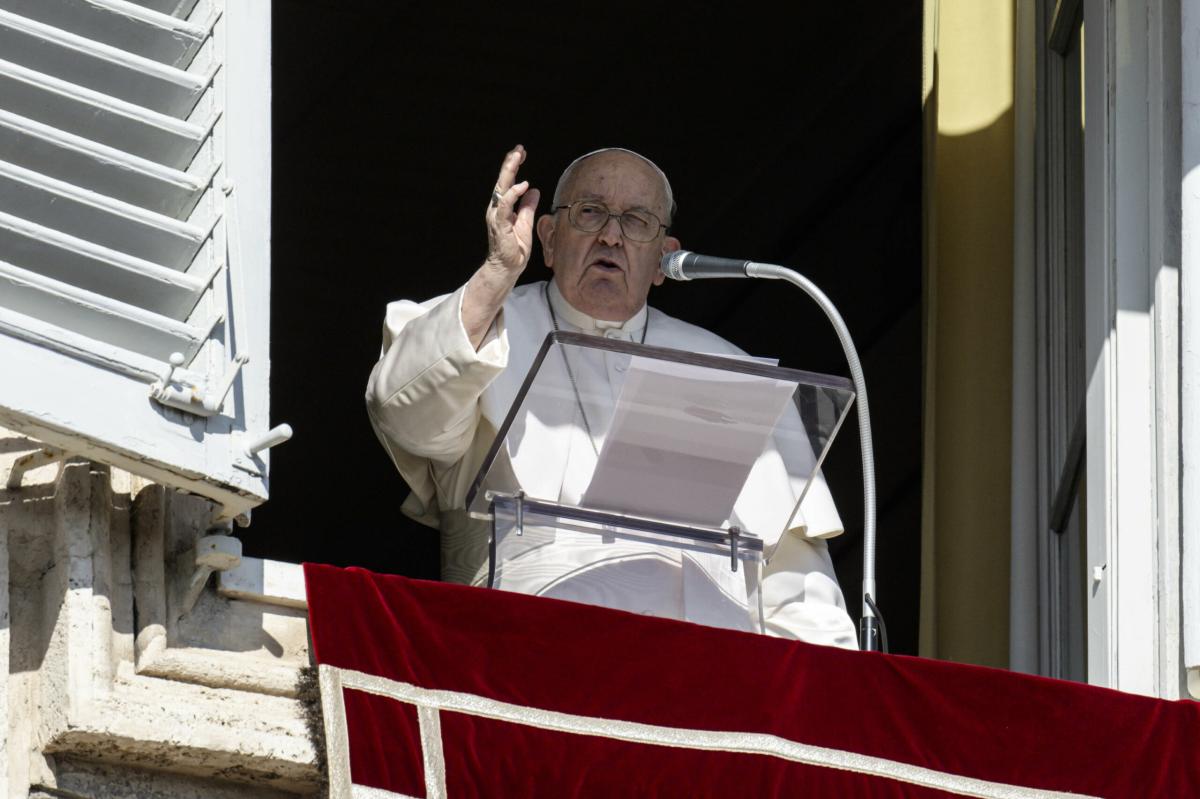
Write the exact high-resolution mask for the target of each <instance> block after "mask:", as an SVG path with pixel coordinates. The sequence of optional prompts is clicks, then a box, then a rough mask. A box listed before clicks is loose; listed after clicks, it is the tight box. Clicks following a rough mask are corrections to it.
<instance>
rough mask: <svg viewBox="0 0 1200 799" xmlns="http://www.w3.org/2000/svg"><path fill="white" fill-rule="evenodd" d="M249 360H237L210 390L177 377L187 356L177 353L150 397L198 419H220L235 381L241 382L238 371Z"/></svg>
mask: <svg viewBox="0 0 1200 799" xmlns="http://www.w3.org/2000/svg"><path fill="white" fill-rule="evenodd" d="M249 360H250V357H249V356H248V355H238V356H237V357H235V358H234V359H233V361H232V362H230V364H229V368H228V369H227V370H226V372H225V376H224V377H222V378H221V381H220V382H219V383H218V384H217V385H216V387H214V388H213V389H212V390H206V387H205V386H200V385H195V384H193V383H187V382H184V381H183V380H182V379H177V378H176V374H175V373H176V370H177V369H178V367H180V366H183V354H182V353H179V352H173V353H171V360H170V365H169V366H168V368H167V370H166V371H165V372H164V373H163V374H162V376H161V377H159V379H158V380H157V381H155V382H154V384H153V385H152V386H150V397H151V399H153V400H155V401H157V402H159V403H161V404H163V405H167V406H169V407H171V408H176V409H178V410H181V411H186V412H188V413H191V414H195V415H196V416H216V415H217V414H218V413H220V411H221V406H222V405H224V404H225V397H226V395H227V394H229V389H230V388H232V387H233V381H234V380H235V379H237V375H238V372H239V371H241V368H242V366H244V365H245V364H246V363H247V362H248V361H249Z"/></svg>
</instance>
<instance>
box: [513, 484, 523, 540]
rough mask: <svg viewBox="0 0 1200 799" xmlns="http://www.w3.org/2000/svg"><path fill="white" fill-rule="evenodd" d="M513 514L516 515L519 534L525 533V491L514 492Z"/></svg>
mask: <svg viewBox="0 0 1200 799" xmlns="http://www.w3.org/2000/svg"><path fill="white" fill-rule="evenodd" d="M513 515H514V516H515V517H516V523H517V535H525V492H524V491H520V490H518V491H517V493H515V494H513Z"/></svg>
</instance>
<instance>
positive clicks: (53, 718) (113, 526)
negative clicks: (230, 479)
mask: <svg viewBox="0 0 1200 799" xmlns="http://www.w3.org/2000/svg"><path fill="white" fill-rule="evenodd" d="M38 449H39V445H38V444H37V443H35V442H32V441H29V440H28V439H25V438H23V437H21V436H18V435H15V434H12V433H8V432H5V431H2V430H0V657H3V658H4V660H5V661H6V662H7V663H8V670H7V676H6V679H3V680H0V750H2V752H3V755H0V786H2V787H3V791H4V792H3V794H2V795H3V796H5V797H26V796H37V797H97V798H99V797H135V796H136V797H159V796H161V797H181V798H183V799H186V798H188V797H201V796H204V797H220V798H221V799H224V798H225V797H229V798H230V799H232V798H233V797H250V796H253V797H262V798H263V799H272V798H273V797H285V796H297V795H314V794H318V793H320V792H321V776H320V770H319V768H318V765H317V763H318V758H317V752H316V748H315V747H314V745H313V738H312V736H311V735H310V726H311V724H310V723H308V722H306V716H305V706H304V704H303V703H302V702H301V701H300V699H299V698H298V696H299V691H300V682H299V681H300V680H301V677H302V670H303V669H304V668H305V667H307V665H308V636H307V622H306V614H305V611H304V610H303V609H302V608H297V607H288V606H285V605H281V604H279V603H276V602H273V601H271V600H270V599H265V600H254V599H245V598H238V599H231V598H228V597H225V596H220V595H219V594H218V593H217V592H216V591H215V590H214V587H213V583H214V582H215V581H214V580H211V579H206V577H207V572H206V571H200V570H198V569H197V566H196V556H195V551H196V547H197V542H198V541H199V540H200V539H202V538H204V537H205V536H208V535H212V534H214V533H216V534H221V533H224V532H228V530H227V529H226V528H222V527H216V526H214V519H215V518H216V515H217V514H216V511H217V508H216V507H215V506H214V505H212V504H211V503H210V502H208V501H207V500H203V499H200V498H198V497H194V496H190V495H186V494H182V493H178V492H175V491H171V490H168V489H165V488H163V487H162V486H159V485H155V484H150V483H146V482H145V481H142V480H140V479H138V478H135V477H132V476H131V475H128V474H125V473H123V472H119V471H116V470H110V469H109V468H108V467H105V466H101V465H98V464H94V463H90V462H88V461H85V460H66V461H63V462H59V463H52V464H49V465H45V466H42V467H40V468H37V469H32V470H30V471H29V472H27V473H26V474H25V475H24V477H23V480H22V482H21V485H20V487H18V488H13V489H4V488H3V487H2V481H3V479H4V478H7V477H8V475H9V473H10V471H11V467H12V464H13V463H14V462H15V461H16V460H17V459H18V458H21V457H24V456H27V455H29V454H31V453H34V452H37V451H38ZM219 540H223V539H219ZM201 581H203V582H202V583H201ZM194 584H195V585H200V586H201V590H200V591H199V594H198V596H197V595H196V592H195V591H194V590H191V589H192V587H193V585H194ZM292 604H293V605H294V604H295V603H294V602H293V603H292Z"/></svg>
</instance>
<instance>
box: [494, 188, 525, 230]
mask: <svg viewBox="0 0 1200 799" xmlns="http://www.w3.org/2000/svg"><path fill="white" fill-rule="evenodd" d="M528 190H529V181H527V180H522V181H521V182H520V183H518V184H516V185H515V186H509V187H508V191H506V192H504V193H503V194H501V195H500V201H499V202H497V203H496V205H495V206H494V208H495V211H496V219H497V220H502V221H503V220H507V221H511V220H512V216H513V206H514V205H516V204H517V200H518V199H520V197H521V195H523V194H525V192H526V191H528Z"/></svg>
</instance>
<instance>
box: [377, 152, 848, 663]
mask: <svg viewBox="0 0 1200 799" xmlns="http://www.w3.org/2000/svg"><path fill="white" fill-rule="evenodd" d="M525 156H526V153H525V150H524V148H523V147H521V146H520V145H518V146H517V147H516V148H514V149H513V150H512V151H511V152H509V153H508V154H507V155H506V156H505V158H504V162H503V164H502V165H501V168H500V174H499V177H498V178H497V180H496V184H495V186H494V189H493V192H492V196H491V201H490V203H489V204H488V207H487V210H486V212H485V220H486V224H487V232H488V254H487V258H486V259H485V260H484V262H483V264H482V265H481V266H480V267H479V268H478V269H477V270H476V271H475V273H474V274H473V275H472V276H471V277H470V279H469V280H468V281H467V282H466V284H465V285H464V286H462V287H461V288H459V289H458V290H457V291H456V292H454V293H453V294H451V295H448V296H445V297H439V298H436V299H434V300H431V301H429V302H425V303H421V304H417V303H413V302H408V301H401V302H396V303H392V304H390V305H389V306H388V310H387V319H386V322H385V326H384V339H383V352H382V356H381V358H380V360H379V362H378V363H377V364H376V366H375V368H374V370H373V371H372V373H371V377H370V381H369V384H368V387H367V408H368V413H369V415H370V418H371V423H372V425H373V426H374V428H375V431H376V433H377V435H378V436H379V439H380V441H381V442H382V443H383V445H384V447H385V448H386V449H387V451H388V453H389V455H390V456H391V457H392V460H393V462H394V463H395V464H396V468H397V469H398V470H399V471H400V473H401V475H402V476H403V477H404V479H405V480H406V481H407V483H408V485H409V486H410V487H411V489H412V493H411V494H410V495H409V497H408V499H407V500H406V502H405V504H404V511H405V513H406V514H408V515H410V516H412V517H413V518H415V519H417V520H419V521H421V522H424V523H426V524H428V525H430V526H434V527H438V528H440V530H441V533H442V576H443V578H444V579H447V580H451V581H455V582H466V583H473V584H479V583H481V582H483V581H484V580H485V579H486V575H487V557H488V554H487V536H488V531H487V526H486V524H485V523H481V522H479V521H478V520H474V519H471V518H470V517H469V516H468V515H467V513H466V510H465V508H464V501H465V497H466V493H467V490H468V488H469V486H470V484H471V481H472V479H473V478H474V477H475V475H476V473H477V472H478V470H479V468H480V466H481V464H482V463H483V460H484V458H485V455H486V453H487V450H488V448H489V447H490V445H491V443H492V441H493V440H494V438H495V436H496V431H497V429H498V428H499V427H500V425H501V424H502V422H503V420H504V417H505V415H506V414H507V412H508V410H509V407H510V405H511V404H512V402H513V399H514V398H515V397H516V394H517V391H518V389H519V387H520V385H521V381H522V379H523V378H524V376H525V374H526V371H527V370H528V368H529V366H530V364H531V363H532V360H533V357H534V355H535V354H536V350H537V348H538V347H539V346H540V344H541V342H542V340H543V339H544V338H545V336H546V335H547V334H548V333H549V332H550V331H551V330H566V331H574V332H583V333H588V334H594V335H603V336H606V337H609V338H617V339H622V340H626V341H634V342H642V343H648V344H656V345H659V346H664V347H673V348H677V349H686V350H691V351H701V352H710V353H717V354H726V355H741V354H743V353H741V350H739V349H737V348H736V347H734V346H733V345H732V344H729V343H728V342H726V341H725V340H724V339H722V338H720V337H719V336H716V335H714V334H712V333H709V332H708V331H705V330H703V329H702V328H698V327H696V326H694V325H689V324H687V323H685V322H681V321H679V320H677V319H673V318H671V317H669V316H667V315H665V314H663V313H661V312H659V311H657V310H655V309H652V308H650V307H649V306H648V305H647V304H646V297H647V295H648V294H649V291H650V287H651V286H656V285H660V284H661V283H662V281H663V276H662V274H661V272H660V271H659V261H660V259H661V258H662V256H663V255H665V254H666V253H669V252H672V251H674V250H677V249H679V246H680V244H679V241H678V240H677V239H676V238H675V237H674V236H671V235H668V232H667V231H668V226H669V225H670V221H671V218H672V215H673V212H674V200H673V196H672V192H671V186H670V183H669V182H668V180H667V178H666V175H665V174H663V172H662V171H661V170H660V169H659V168H658V167H657V166H656V165H655V164H654V163H652V162H651V161H649V160H648V159H646V158H644V157H642V156H640V155H638V154H636V153H633V152H631V151H628V150H624V149H620V148H608V149H604V150H599V151H596V152H594V153H589V154H587V155H585V156H582V157H581V158H579V159H576V161H574V162H573V163H572V164H571V165H569V166H568V167H567V169H566V170H565V171H564V172H563V174H562V177H561V178H560V179H559V182H558V185H557V188H556V190H555V193H554V199H553V203H552V205H551V208H550V210H549V213H547V214H544V215H543V216H541V217H540V218H537V220H536V225H535V210H536V208H537V204H538V199H539V192H538V190H537V189H535V188H531V187H530V186H529V183H528V182H527V181H520V182H518V181H517V174H518V171H519V169H520V166H521V164H522V163H524V160H525ZM535 228H536V231H537V235H538V237H539V239H540V240H541V243H542V250H543V254H544V259H545V263H546V266H547V267H549V268H550V270H551V271H552V272H553V280H551V281H550V282H548V283H547V282H539V283H533V284H528V285H524V286H520V287H515V285H516V282H517V279H518V278H519V277H520V275H521V274H522V272H524V270H525V267H526V266H527V265H528V263H529V259H530V253H531V252H532V248H533V234H534V230H535ZM581 368H586V365H585V364H581ZM576 377H578V378H579V380H580V381H582V380H584V379H588V380H593V379H595V380H604V379H606V377H605V374H604V372H603V371H600V372H598V373H597V374H596V375H587V374H582V373H581V374H579V375H573V376H572V380H574V379H575V378H576ZM579 411H580V414H579V415H578V416H577V423H576V425H575V427H576V428H577V429H575V430H572V431H570V432H569V433H568V435H570V436H574V437H576V438H578V437H584V438H586V439H589V440H590V443H591V445H592V446H591V449H592V450H595V449H596V441H595V439H594V438H593V432H594V431H593V430H591V429H590V426H589V425H588V424H587V418H586V415H584V414H583V413H582V412H583V407H582V404H580V407H579ZM580 422H582V424H579V423H580ZM584 428H587V429H584ZM538 445H539V446H544V447H561V446H568V443H566V442H564V441H550V440H548V441H544V442H538ZM560 482H562V480H561V478H560ZM562 490H563V491H564V492H566V491H568V487H567V486H566V485H565V484H564V487H563V489H562ZM779 501H780V503H781V504H783V503H791V502H793V501H794V498H793V497H791V496H789V497H781V498H780V500H779ZM789 507H790V506H789ZM800 517H803V519H802V520H801V521H800V522H799V523H798V524H795V523H794V524H795V526H793V527H792V529H791V530H789V531H787V532H785V533H784V534H783V536H782V538H781V539H780V540H779V541H778V543H777V545H776V546H775V547H774V551H773V552H772V553H771V557H770V562H769V564H768V566H767V567H766V569H765V570H764V575H763V582H762V601H763V613H764V623H765V626H766V629H767V630H768V632H770V633H773V634H776V635H781V636H785V637H790V638H800V639H803V640H807V641H810V642H815V643H824V644H833V645H837V646H843V647H847V648H854V647H855V646H856V638H855V631H854V626H853V623H852V622H851V620H850V618H849V616H848V615H847V613H846V610H845V604H844V600H843V597H842V594H841V591H840V589H839V588H838V585H837V582H836V578H835V576H834V572H833V566H832V562H831V560H830V558H829V554H828V550H827V548H826V545H825V542H824V540H823V539H824V538H826V537H829V536H832V535H837V534H838V533H840V532H841V521H840V519H839V518H838V517H837V513H836V510H834V508H833V505H832V500H831V499H830V497H829V494H828V490H827V489H826V488H825V485H824V482H823V480H819V481H818V483H817V484H816V485H815V486H814V488H813V489H812V490H810V491H809V494H808V495H807V496H806V497H805V501H804V504H803V505H802V506H801V513H800V514H798V516H797V518H798V519H799V518H800ZM769 543H774V542H769ZM635 560H636V559H635ZM635 566H636V563H634V564H631V565H629V566H628V567H629V568H633V567H635ZM618 581H619V577H618ZM661 582H662V580H661V579H659V578H658V577H655V581H654V586H652V587H651V586H648V587H647V588H646V589H645V593H646V594H647V596H646V597H638V596H633V597H626V598H624V599H622V600H620V601H617V602H616V603H615V605H616V606H618V607H625V608H627V609H631V610H638V609H640V608H641V605H639V602H641V603H643V604H646V605H647V609H645V610H642V612H659V611H657V610H656V607H657V605H656V604H655V603H660V604H661V603H662V602H666V601H668V600H667V599H663V598H661V597H651V596H649V595H650V594H654V593H655V591H657V590H658V589H659V588H660V587H661V586H660V583H661ZM668 593H669V591H668ZM568 596H569V594H568ZM680 601H682V600H680ZM703 601H704V600H703V599H699V600H693V602H700V603H703ZM674 613H677V614H678V615H681V616H682V617H685V618H693V617H696V618H703V612H702V611H697V610H695V609H694V608H693V609H691V610H689V609H688V608H680V609H677V610H676V611H674ZM697 614H698V615H697Z"/></svg>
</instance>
